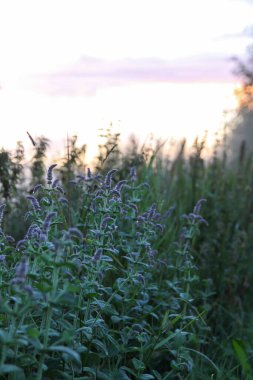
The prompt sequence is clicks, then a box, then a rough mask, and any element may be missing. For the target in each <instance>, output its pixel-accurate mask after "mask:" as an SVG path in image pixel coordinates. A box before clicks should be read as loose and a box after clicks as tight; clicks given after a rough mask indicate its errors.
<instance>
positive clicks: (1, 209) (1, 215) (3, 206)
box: [0, 203, 6, 229]
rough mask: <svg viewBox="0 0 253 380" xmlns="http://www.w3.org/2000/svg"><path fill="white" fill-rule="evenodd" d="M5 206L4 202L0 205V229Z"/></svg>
mask: <svg viewBox="0 0 253 380" xmlns="http://www.w3.org/2000/svg"><path fill="white" fill-rule="evenodd" d="M5 207H6V204H5V203H3V204H2V205H1V206H0V229H1V225H2V222H3V217H4V210H5Z"/></svg>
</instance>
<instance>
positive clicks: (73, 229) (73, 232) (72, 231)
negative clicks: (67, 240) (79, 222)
mask: <svg viewBox="0 0 253 380" xmlns="http://www.w3.org/2000/svg"><path fill="white" fill-rule="evenodd" d="M68 231H69V233H70V235H73V236H76V237H79V238H80V239H83V234H82V232H81V231H80V230H79V229H78V228H76V227H70V228H69V229H68Z"/></svg>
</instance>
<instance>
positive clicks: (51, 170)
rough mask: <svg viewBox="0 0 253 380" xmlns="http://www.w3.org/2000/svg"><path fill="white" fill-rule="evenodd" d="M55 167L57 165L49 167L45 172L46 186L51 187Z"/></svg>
mask: <svg viewBox="0 0 253 380" xmlns="http://www.w3.org/2000/svg"><path fill="white" fill-rule="evenodd" d="M56 166H57V164H53V165H50V166H49V168H48V171H47V184H48V185H51V183H52V179H53V169H54V168H55V167H56Z"/></svg>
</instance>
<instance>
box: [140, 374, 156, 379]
mask: <svg viewBox="0 0 253 380" xmlns="http://www.w3.org/2000/svg"><path fill="white" fill-rule="evenodd" d="M152 379H154V376H153V375H149V374H148V373H144V374H143V375H140V376H139V377H138V380H152Z"/></svg>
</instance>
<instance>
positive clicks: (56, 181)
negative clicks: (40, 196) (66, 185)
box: [52, 178, 60, 188]
mask: <svg viewBox="0 0 253 380" xmlns="http://www.w3.org/2000/svg"><path fill="white" fill-rule="evenodd" d="M59 182H60V180H59V178H57V179H54V181H53V183H52V187H53V188H55V187H56V186H58V183H59Z"/></svg>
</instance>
